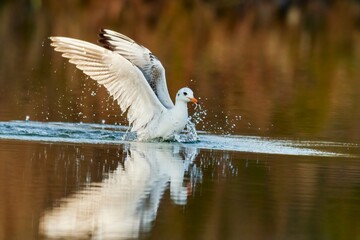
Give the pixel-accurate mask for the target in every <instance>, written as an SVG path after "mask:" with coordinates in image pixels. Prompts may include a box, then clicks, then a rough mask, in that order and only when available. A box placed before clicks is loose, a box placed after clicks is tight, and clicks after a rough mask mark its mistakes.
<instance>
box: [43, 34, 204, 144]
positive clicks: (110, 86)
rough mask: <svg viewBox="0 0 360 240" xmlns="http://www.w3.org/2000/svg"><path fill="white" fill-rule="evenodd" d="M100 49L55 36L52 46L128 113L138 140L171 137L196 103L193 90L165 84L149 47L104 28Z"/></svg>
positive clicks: (159, 67) (159, 64)
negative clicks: (172, 90)
mask: <svg viewBox="0 0 360 240" xmlns="http://www.w3.org/2000/svg"><path fill="white" fill-rule="evenodd" d="M99 37H100V40H99V42H100V43H101V44H102V45H103V46H98V45H95V44H92V43H89V42H85V41H82V40H78V39H74V38H67V37H50V39H51V40H52V43H51V46H53V47H55V51H58V52H62V53H63V54H62V56H63V57H65V58H68V59H70V60H69V62H70V63H73V64H75V65H76V67H77V68H78V69H80V70H82V71H83V72H84V73H85V74H86V75H88V76H89V77H90V78H92V79H94V80H95V81H97V82H98V83H99V84H101V85H103V86H104V87H105V88H106V89H107V90H108V91H109V93H110V95H111V96H112V97H113V98H114V100H116V101H117V102H118V104H119V105H120V108H121V110H122V112H125V111H127V119H128V121H129V124H130V126H131V131H133V132H136V133H137V137H138V140H149V139H156V138H161V139H165V140H167V139H172V138H173V137H174V135H176V134H179V133H180V132H181V131H182V130H183V129H184V127H185V125H186V124H187V121H188V109H187V103H188V102H193V103H195V104H196V103H197V99H196V98H194V95H193V91H192V90H191V89H190V88H187V87H185V88H182V89H180V90H179V91H178V92H177V94H176V99H175V105H174V104H173V102H172V101H171V98H170V96H169V92H168V89H167V86H166V78H165V69H164V67H163V66H162V64H161V62H160V61H159V60H158V59H157V58H156V57H155V55H153V54H152V53H151V52H150V51H149V50H148V49H147V48H145V47H143V46H141V45H139V44H137V43H136V42H135V41H134V40H132V39H130V38H129V37H127V36H125V35H122V34H120V33H117V32H114V31H111V30H108V29H102V30H101V32H100V34H99Z"/></svg>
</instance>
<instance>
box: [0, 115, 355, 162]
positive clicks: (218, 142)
mask: <svg viewBox="0 0 360 240" xmlns="http://www.w3.org/2000/svg"><path fill="white" fill-rule="evenodd" d="M0 139H12V140H22V141H41V142H64V143H87V144H123V143H126V142H129V141H133V139H134V138H133V137H132V135H131V133H129V132H128V127H126V126H120V125H107V124H84V123H64V122H46V123H43V122H33V121H10V122H0ZM169 144H186V145H191V146H192V147H196V148H200V149H214V150H225V151H236V152H249V153H262V154H281V155H301V156H329V157H340V156H341V157H355V156H354V154H350V153H349V152H348V151H347V150H348V148H349V147H352V148H359V146H358V145H357V144H351V143H336V142H323V141H322V142H317V141H297V140H291V139H273V138H263V137H253V136H220V135H210V134H206V133H205V132H200V134H199V141H196V142H192V143H174V142H173V143H169ZM334 148H336V152H334V151H333V149H334ZM324 149H325V150H324Z"/></svg>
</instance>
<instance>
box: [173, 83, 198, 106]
mask: <svg viewBox="0 0 360 240" xmlns="http://www.w3.org/2000/svg"><path fill="white" fill-rule="evenodd" d="M176 101H184V102H186V103H188V102H193V103H195V104H197V102H198V101H197V99H196V98H194V93H193V91H192V90H191V89H190V88H187V87H184V88H182V89H180V90H179V91H178V92H177V94H176Z"/></svg>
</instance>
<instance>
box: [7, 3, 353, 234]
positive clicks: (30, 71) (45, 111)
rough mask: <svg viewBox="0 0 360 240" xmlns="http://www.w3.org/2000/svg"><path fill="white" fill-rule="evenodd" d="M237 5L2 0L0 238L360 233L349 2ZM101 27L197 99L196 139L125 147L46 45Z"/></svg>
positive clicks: (93, 90)
mask: <svg viewBox="0 0 360 240" xmlns="http://www.w3.org/2000/svg"><path fill="white" fill-rule="evenodd" d="M240 2H241V3H239V4H238V3H236V1H234V2H231V3H230V2H227V1H194V2H193V3H192V2H191V1H190V2H189V1H168V2H167V3H165V2H159V1H136V0H134V1H106V3H105V2H103V1H101V4H100V1H97V0H92V1H73V0H64V1H55V0H54V1H20V0H19V1H3V2H2V3H1V4H0V19H1V21H0V39H1V43H2V46H3V48H2V53H1V54H0V82H1V88H0V239H1V240H2V239H4V240H5V239H6V240H7V239H137V238H140V239H339V240H340V239H341V240H342V239H360V124H359V122H360V81H359V79H360V67H359V66H360V65H359V64H360V45H359V42H360V41H359V40H360V30H359V19H360V14H359V11H358V10H357V9H360V8H359V5H358V3H357V2H356V1H340V0H338V1H337V0H334V1H306V2H308V3H304V4H302V3H299V5H293V6H292V5H289V6H290V7H289V8H285V7H284V6H285V5H284V6H280V5H276V4H275V3H274V4H271V3H270V4H269V1H249V3H247V4H244V2H246V1H240ZM255 2H256V3H255ZM274 2H275V1H274ZM276 2H286V1H276ZM304 2H305V1H304ZM286 6H287V5H286ZM103 27H107V28H111V29H114V30H116V31H119V32H122V33H124V34H127V35H129V36H130V37H132V38H134V39H136V40H137V41H139V42H140V43H141V44H143V45H144V46H146V47H148V48H149V49H151V50H152V51H153V53H154V54H155V55H156V56H157V57H158V58H159V59H160V60H161V61H162V63H163V65H164V67H165V68H166V73H167V79H168V88H169V91H170V93H171V96H174V94H175V93H176V91H177V90H178V89H179V88H180V87H183V86H189V87H191V88H192V89H193V90H194V93H195V97H197V98H199V99H200V105H201V108H200V107H199V108H197V109H194V108H193V107H190V112H191V114H192V115H194V120H196V122H197V129H198V130H199V141H197V142H192V143H176V142H172V143H170V142H167V143H154V142H153V143H138V142H135V141H131V140H129V138H127V136H128V135H127V133H126V127H125V126H126V121H125V117H124V116H122V115H121V114H120V112H119V108H118V106H117V105H116V103H114V102H113V100H112V98H110V97H109V96H108V94H107V93H106V91H105V90H104V89H103V88H101V87H99V86H97V85H96V84H95V83H94V82H92V81H91V80H90V79H87V78H85V77H84V76H83V75H82V74H81V73H80V72H79V71H77V70H76V69H75V68H74V67H73V66H71V65H70V64H67V63H66V61H64V60H63V59H62V58H61V56H60V54H59V53H55V52H54V51H53V49H51V48H50V47H49V40H48V37H49V36H52V35H64V36H70V37H76V38H81V39H84V40H88V41H91V42H96V34H97V32H98V29H99V28H103Z"/></svg>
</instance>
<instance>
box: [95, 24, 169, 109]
mask: <svg viewBox="0 0 360 240" xmlns="http://www.w3.org/2000/svg"><path fill="white" fill-rule="evenodd" d="M99 37H100V39H99V43H101V44H102V45H103V47H105V48H107V49H110V50H111V51H114V52H117V53H119V54H120V55H121V56H123V57H124V58H126V59H127V60H129V61H130V62H132V63H133V64H135V65H136V66H137V67H138V68H140V70H141V71H142V72H143V74H144V76H145V78H146V80H147V81H148V82H149V84H150V86H151V88H152V89H153V91H154V92H155V94H156V96H157V97H158V98H159V100H160V102H161V103H162V104H163V105H164V106H165V107H166V108H167V109H170V108H173V107H174V103H173V102H172V101H171V98H170V96H169V91H168V89H167V85H166V77H165V69H164V67H163V65H162V64H161V62H160V61H159V60H158V59H157V58H156V57H155V55H154V54H152V53H151V52H150V51H149V50H148V49H147V48H146V47H144V46H141V45H140V44H138V43H136V42H135V41H134V40H132V39H131V38H129V37H127V36H125V35H122V34H120V33H117V32H115V31H112V30H108V29H101V31H100V33H99Z"/></svg>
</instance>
